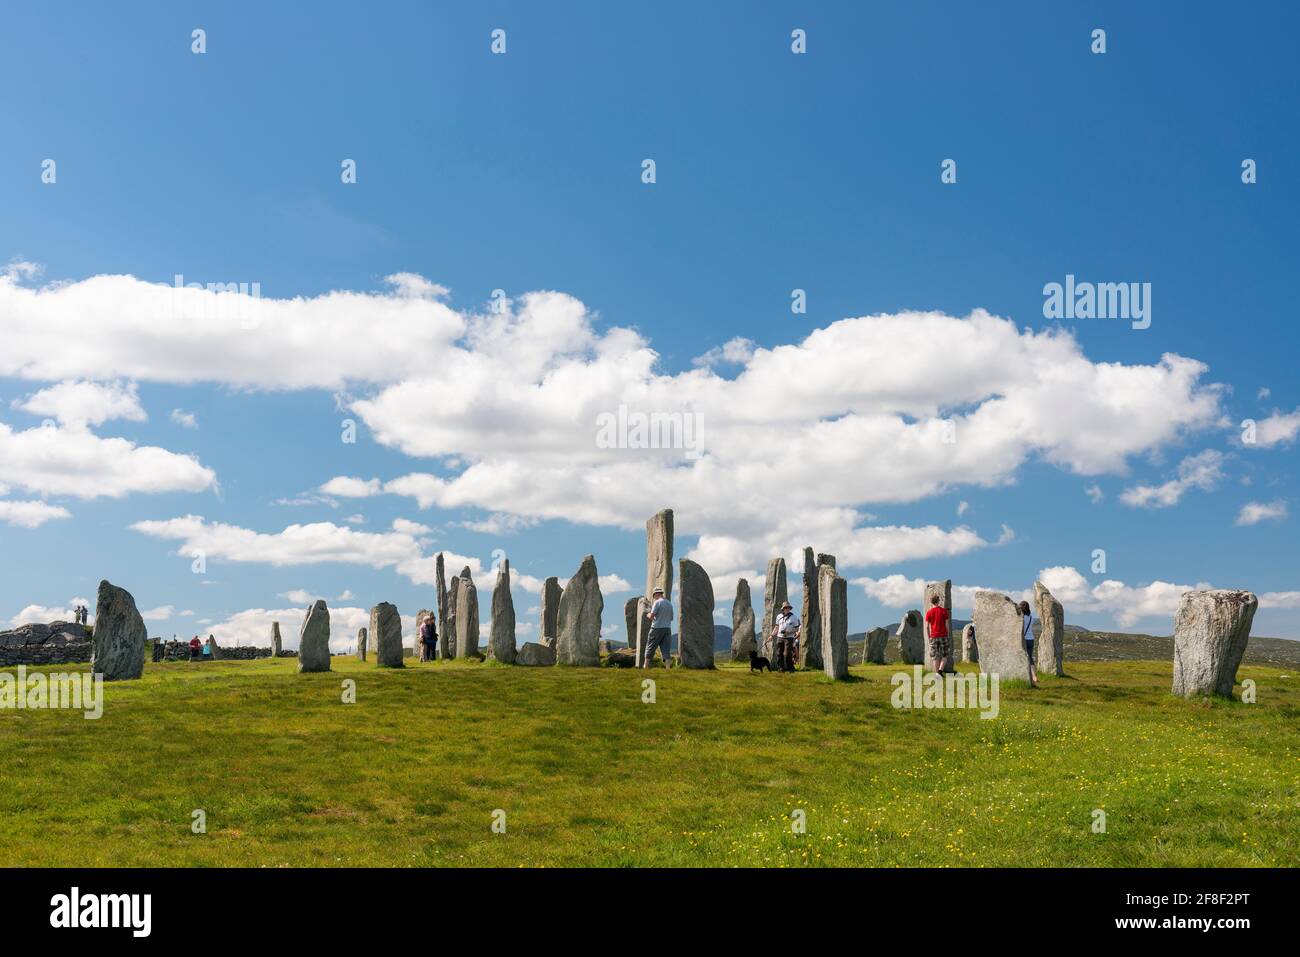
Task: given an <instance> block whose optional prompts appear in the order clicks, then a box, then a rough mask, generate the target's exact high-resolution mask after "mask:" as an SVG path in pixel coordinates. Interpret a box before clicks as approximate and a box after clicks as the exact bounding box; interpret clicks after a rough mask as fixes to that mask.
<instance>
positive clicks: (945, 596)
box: [921, 578, 956, 671]
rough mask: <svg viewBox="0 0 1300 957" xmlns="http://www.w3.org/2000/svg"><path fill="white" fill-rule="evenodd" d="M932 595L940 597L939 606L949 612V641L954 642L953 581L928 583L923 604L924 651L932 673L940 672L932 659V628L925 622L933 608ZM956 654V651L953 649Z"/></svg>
mask: <svg viewBox="0 0 1300 957" xmlns="http://www.w3.org/2000/svg"><path fill="white" fill-rule="evenodd" d="M932 595H938V596H939V604H940V605H942V606H943V607H944V608H945V609H946V610H947V612H948V640H949V641H950V642H951V641H952V579H951V578H949V579H945V580H944V581H941V582H926V585H925V595H924V596H923V600H922V602H921V626H922V628H923V629H924V638H925V640H924V643H923V646H922V647H923V649H924V654H925V666H926V667H927V668H929V669H930V670H931V671H938V670H939V669H938V667H937V665H938V662H937V661H935V660H934V659H933V658H931V657H930V626H929V625H928V624H926V622H925V616H926V614H928V613H929V611H930V609H931V608H932V607H933V606H932V605H931V604H930V597H931V596H932ZM953 650H954V652H955V651H956V649H955V648H954V649H953Z"/></svg>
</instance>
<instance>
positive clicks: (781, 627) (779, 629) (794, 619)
mask: <svg viewBox="0 0 1300 957" xmlns="http://www.w3.org/2000/svg"><path fill="white" fill-rule="evenodd" d="M798 630H799V616H798V615H796V614H795V613H794V612H790V614H788V615H787V614H785V613H784V612H782V613H781V614H779V615H777V616H776V633H777V634H778V635H784V636H785V637H787V638H790V637H792V636H793V635H794V633H795V632H796V631H798Z"/></svg>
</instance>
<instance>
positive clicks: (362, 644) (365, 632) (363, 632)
mask: <svg viewBox="0 0 1300 957" xmlns="http://www.w3.org/2000/svg"><path fill="white" fill-rule="evenodd" d="M369 638H370V631H369V629H366V628H358V629H357V660H358V661H365V660H366V642H367V641H368V640H369Z"/></svg>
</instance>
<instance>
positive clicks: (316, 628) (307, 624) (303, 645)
mask: <svg viewBox="0 0 1300 957" xmlns="http://www.w3.org/2000/svg"><path fill="white" fill-rule="evenodd" d="M329 670H330V611H329V608H328V607H327V606H326V604H325V602H324V601H321V600H317V601H316V602H315V603H314V604H313V605H312V606H311V607H310V608H308V609H307V616H306V617H305V618H303V620H302V631H300V632H299V633H298V671H299V673H302V672H311V671H329Z"/></svg>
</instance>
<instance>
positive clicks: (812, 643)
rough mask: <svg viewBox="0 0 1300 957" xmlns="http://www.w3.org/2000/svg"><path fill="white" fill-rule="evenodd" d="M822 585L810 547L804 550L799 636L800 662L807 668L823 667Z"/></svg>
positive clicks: (815, 559)
mask: <svg viewBox="0 0 1300 957" xmlns="http://www.w3.org/2000/svg"><path fill="white" fill-rule="evenodd" d="M820 590H821V584H820V581H819V579H818V575H817V556H816V555H815V554H814V552H813V550H812V549H811V548H809V547H805V548H804V550H803V604H802V605H801V606H800V608H799V621H800V623H801V625H802V631H801V632H800V634H799V662H800V664H802V665H803V666H804V667H805V668H820V667H821V666H822V632H821V619H820V617H819V615H818V612H817V601H818V596H819V592H820Z"/></svg>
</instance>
